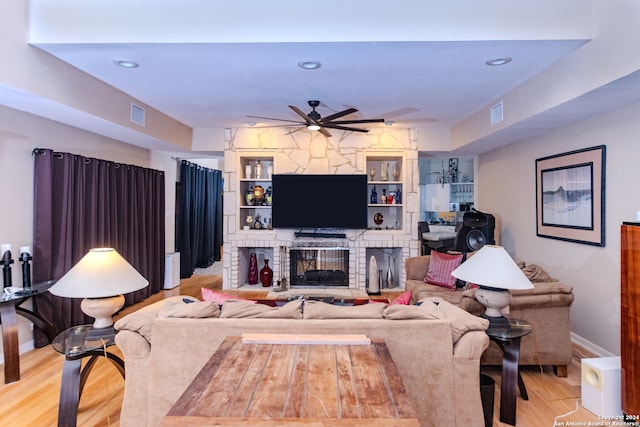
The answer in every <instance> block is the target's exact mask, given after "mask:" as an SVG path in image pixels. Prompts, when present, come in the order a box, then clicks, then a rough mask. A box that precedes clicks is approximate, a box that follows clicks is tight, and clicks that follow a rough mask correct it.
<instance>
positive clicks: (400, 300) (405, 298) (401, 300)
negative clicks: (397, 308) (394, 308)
mask: <svg viewBox="0 0 640 427" xmlns="http://www.w3.org/2000/svg"><path fill="white" fill-rule="evenodd" d="M410 302H411V291H405V292H403V293H401V294H400V295H398V296H397V297H396V299H394V300H393V301H391V303H389V305H393V304H402V305H409V303H410Z"/></svg>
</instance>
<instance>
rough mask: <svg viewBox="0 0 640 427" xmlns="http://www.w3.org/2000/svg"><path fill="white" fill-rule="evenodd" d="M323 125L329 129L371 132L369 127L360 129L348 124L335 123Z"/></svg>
mask: <svg viewBox="0 0 640 427" xmlns="http://www.w3.org/2000/svg"><path fill="white" fill-rule="evenodd" d="M322 127H325V128H329V129H340V130H348V131H351V132H364V133H366V132H369V130H368V129H358V128H350V127H346V126H338V125H334V124H333V123H328V124H325V125H322Z"/></svg>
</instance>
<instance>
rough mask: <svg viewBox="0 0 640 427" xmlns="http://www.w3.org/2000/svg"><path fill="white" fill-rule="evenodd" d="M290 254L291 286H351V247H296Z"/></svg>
mask: <svg viewBox="0 0 640 427" xmlns="http://www.w3.org/2000/svg"><path fill="white" fill-rule="evenodd" d="M289 256H290V266H291V286H300V287H310V286H349V249H345V248H295V249H291V250H290V252H289Z"/></svg>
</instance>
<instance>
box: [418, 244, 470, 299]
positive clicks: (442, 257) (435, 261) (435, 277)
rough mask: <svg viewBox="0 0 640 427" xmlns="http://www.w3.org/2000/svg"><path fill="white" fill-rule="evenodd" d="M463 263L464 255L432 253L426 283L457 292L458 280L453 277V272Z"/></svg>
mask: <svg viewBox="0 0 640 427" xmlns="http://www.w3.org/2000/svg"><path fill="white" fill-rule="evenodd" d="M461 263H462V254H457V255H453V254H445V253H442V252H435V251H432V252H431V260H430V261H429V269H428V270H427V276H426V277H425V278H424V281H425V283H430V284H432V285H438V286H442V287H445V288H449V289H451V290H452V291H455V290H456V278H455V277H453V276H452V275H451V272H452V271H453V270H455V269H456V268H457V267H458V266H459V265H460V264H461Z"/></svg>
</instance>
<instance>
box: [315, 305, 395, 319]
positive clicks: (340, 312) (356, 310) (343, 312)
mask: <svg viewBox="0 0 640 427" xmlns="http://www.w3.org/2000/svg"><path fill="white" fill-rule="evenodd" d="M386 307H387V304H362V305H354V306H341V305H333V304H327V303H326V302H322V301H305V302H304V318H305V319H382V313H383V311H384V309H385V308H386Z"/></svg>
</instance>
